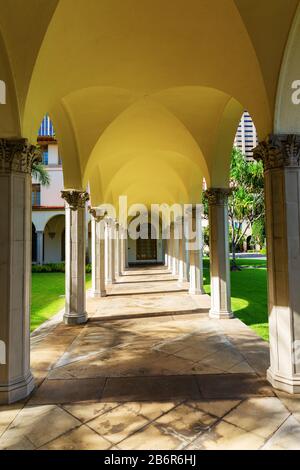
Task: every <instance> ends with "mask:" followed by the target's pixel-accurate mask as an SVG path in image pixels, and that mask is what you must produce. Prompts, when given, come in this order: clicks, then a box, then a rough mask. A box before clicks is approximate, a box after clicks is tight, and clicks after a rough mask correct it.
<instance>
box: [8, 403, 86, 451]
mask: <svg viewBox="0 0 300 470" xmlns="http://www.w3.org/2000/svg"><path fill="white" fill-rule="evenodd" d="M80 424H81V423H80V421H78V420H77V419H75V418H74V417H72V416H71V415H69V413H67V412H66V411H64V410H62V409H61V408H59V407H58V406H54V405H46V406H27V407H25V408H23V409H22V410H21V411H20V413H19V414H18V416H17V417H16V419H15V420H14V422H13V424H12V425H11V426H9V428H8V429H7V430H6V431H5V433H4V434H3V435H2V437H1V439H0V448H1V449H20V450H21V449H24V448H26V449H27V448H28V449H32V448H34V447H40V446H42V445H44V444H46V443H47V442H49V441H51V440H53V439H55V438H56V437H58V436H60V435H62V434H64V433H66V432H67V431H69V430H71V429H74V428H75V427H77V426H79V425H80Z"/></svg>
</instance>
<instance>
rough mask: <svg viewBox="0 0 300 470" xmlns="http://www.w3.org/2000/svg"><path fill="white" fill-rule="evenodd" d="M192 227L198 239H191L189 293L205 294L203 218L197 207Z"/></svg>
mask: <svg viewBox="0 0 300 470" xmlns="http://www.w3.org/2000/svg"><path fill="white" fill-rule="evenodd" d="M191 223H192V229H193V232H194V233H195V234H196V239H195V240H192V241H190V246H189V248H190V249H189V259H190V279H189V281H190V289H189V293H190V294H192V295H203V294H205V291H204V288H203V259H202V247H203V243H202V239H203V234H202V219H201V212H200V211H199V214H197V212H196V209H193V214H192V220H191Z"/></svg>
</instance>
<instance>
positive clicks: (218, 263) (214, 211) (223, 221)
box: [206, 188, 233, 319]
mask: <svg viewBox="0 0 300 470" xmlns="http://www.w3.org/2000/svg"><path fill="white" fill-rule="evenodd" d="M206 194H207V197H208V204H209V233H210V276H211V310H210V317H211V318H217V319H230V318H233V314H232V311H231V298H230V295H231V291H230V261H229V227H228V196H229V194H230V190H229V189H224V188H210V189H209V190H208V191H207V192H206Z"/></svg>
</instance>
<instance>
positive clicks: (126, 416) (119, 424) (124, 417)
mask: <svg viewBox="0 0 300 470" xmlns="http://www.w3.org/2000/svg"><path fill="white" fill-rule="evenodd" d="M148 423H149V421H148V420H147V419H146V418H144V417H143V416H141V415H138V414H137V413H135V412H134V411H132V410H131V409H130V408H128V407H127V406H126V405H121V406H119V407H117V408H114V409H113V410H111V411H109V412H108V413H105V415H102V416H99V417H98V418H95V419H93V420H92V421H89V423H88V426H89V427H90V428H91V429H93V430H95V431H96V432H97V433H98V434H99V435H100V436H102V437H105V439H107V440H108V441H110V442H111V443H113V444H118V443H119V442H121V441H123V440H124V439H126V438H127V437H129V436H130V435H131V434H132V433H133V432H135V431H137V430H138V429H140V428H142V427H143V426H145V425H147V424H148Z"/></svg>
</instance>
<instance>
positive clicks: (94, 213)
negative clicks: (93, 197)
mask: <svg viewBox="0 0 300 470" xmlns="http://www.w3.org/2000/svg"><path fill="white" fill-rule="evenodd" d="M88 211H89V213H90V214H91V217H92V218H93V219H95V221H96V222H97V223H98V222H101V221H102V220H103V219H104V218H105V215H98V214H97V209H96V207H89V208H88Z"/></svg>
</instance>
